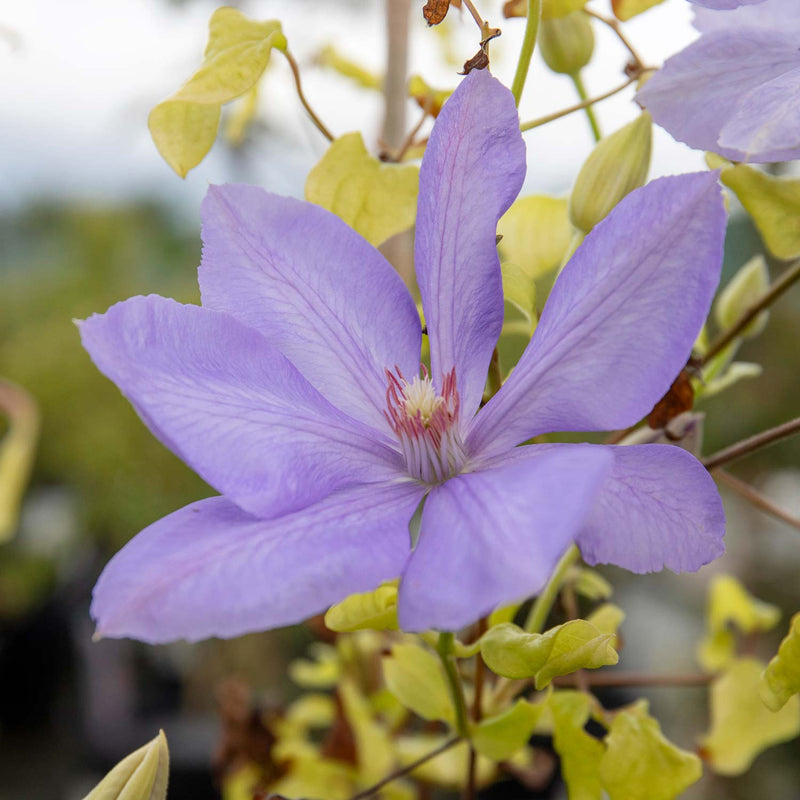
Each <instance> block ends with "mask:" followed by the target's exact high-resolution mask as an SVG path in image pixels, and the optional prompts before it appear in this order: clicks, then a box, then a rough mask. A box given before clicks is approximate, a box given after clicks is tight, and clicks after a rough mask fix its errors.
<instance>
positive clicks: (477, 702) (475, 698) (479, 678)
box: [464, 617, 489, 800]
mask: <svg viewBox="0 0 800 800" xmlns="http://www.w3.org/2000/svg"><path fill="white" fill-rule="evenodd" d="M488 627H489V623H488V620H487V618H486V617H481V619H479V620H478V630H477V638H478V639H480V638H481V636H483V634H484V633H486V629H487V628H488ZM484 673H485V670H484V664H483V657H482V656H481V653H480V650H479V651H478V652H477V653H476V654H475V677H474V689H475V691H474V692H473V695H472V720H473V722H476V723H477V722H480V721H481V718H482V717H483V707H482V704H483V678H484ZM477 760H478V758H477V753H476V752H475V748H474V747H470V749H469V764H468V766H467V784H466V786H465V788H464V800H474V798H475V791H476V785H475V766H476V763H477Z"/></svg>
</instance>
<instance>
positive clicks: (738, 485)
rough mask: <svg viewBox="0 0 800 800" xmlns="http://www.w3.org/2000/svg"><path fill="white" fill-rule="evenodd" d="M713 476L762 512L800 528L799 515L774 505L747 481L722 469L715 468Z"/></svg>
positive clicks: (797, 528)
mask: <svg viewBox="0 0 800 800" xmlns="http://www.w3.org/2000/svg"><path fill="white" fill-rule="evenodd" d="M714 477H715V478H716V479H717V480H718V481H719V482H720V483H723V484H725V486H727V487H728V488H730V489H733V491H734V492H736V493H737V494H739V495H741V496H742V497H744V499H745V500H747V501H748V502H749V503H752V505H754V506H755V507H756V508H758V509H760V510H761V511H763V512H764V513H766V514H769V515H770V516H772V517H775V519H779V520H781V521H782V522H785V523H786V524H787V525H791V527H792V528H795V529H796V530H800V518H799V517H794V516H792V515H791V514H790V513H789V512H788V511H784V509H782V508H781V507H780V506H776V505H775V504H774V503H773V502H772V501H771V500H770V499H769V498H768V497H767V496H766V495H764V494H763V493H762V492H759V491H758V489H755V488H754V487H752V486H751V485H750V484H749V483H745V482H744V481H740V480H739V479H738V478H736V477H734V476H733V475H731V474H730V472H726V471H725V470H724V469H715V470H714Z"/></svg>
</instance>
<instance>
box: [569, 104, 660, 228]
mask: <svg viewBox="0 0 800 800" xmlns="http://www.w3.org/2000/svg"><path fill="white" fill-rule="evenodd" d="M651 143H652V118H651V117H650V114H648V113H647V112H646V111H645V112H644V113H642V114H641V115H640V116H639V117H638V118H637V119H635V120H634V121H633V122H631V123H629V124H628V125H626V126H625V127H624V128H620V129H619V130H618V131H616V132H614V133H612V134H611V135H610V136H607V137H606V138H605V139H602V140H601V141H600V143H599V144H598V145H597V146H596V147H595V148H594V150H593V151H592V153H591V155H590V156H589V158H587V159H586V161H585V162H584V165H583V166H582V167H581V171H580V172H579V173H578V178H577V180H576V181H575V186H574V188H573V189H572V195H571V196H570V199H569V217H570V220H571V221H572V224H573V225H574V226H575V227H576V228H578V230H581V231H583V232H584V233H588V232H589V231H590V230H591V229H592V228H593V227H594V226H595V225H597V223H598V222H600V220H602V219H603V218H604V217H605V216H606V215H607V214H609V213H610V211H611V209H613V208H614V206H616V205H617V203H619V202H620V200H622V198H623V197H625V196H626V195H627V194H628V193H630V192H632V191H633V190H634V189H638V188H639V187H640V186H643V185H644V183H645V181H646V180H647V172H648V170H649V169H650V147H651Z"/></svg>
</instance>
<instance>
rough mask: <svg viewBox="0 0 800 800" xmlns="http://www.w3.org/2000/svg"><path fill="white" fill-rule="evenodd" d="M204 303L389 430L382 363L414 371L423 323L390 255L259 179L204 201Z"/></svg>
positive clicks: (216, 190) (340, 403)
mask: <svg viewBox="0 0 800 800" xmlns="http://www.w3.org/2000/svg"><path fill="white" fill-rule="evenodd" d="M202 213H203V261H202V264H201V266H200V270H199V277H200V289H201V293H202V297H203V305H204V306H205V307H206V308H211V309H214V310H216V311H224V312H226V313H228V314H230V315H231V316H233V317H236V318H237V319H238V320H240V321H241V322H244V323H245V324H246V325H248V326H250V327H252V328H255V329H256V330H258V331H260V332H261V333H262V334H263V335H264V336H265V337H266V338H267V339H268V340H269V341H270V342H271V343H272V344H273V345H274V346H275V347H277V348H278V349H279V350H280V351H281V352H282V353H283V354H284V355H285V356H286V357H287V358H288V359H289V360H290V361H291V362H292V363H293V364H294V365H295V366H296V367H297V368H298V369H299V370H300V372H301V373H302V374H303V375H304V376H305V377H306V378H307V379H308V380H309V381H310V382H311V383H312V384H313V385H314V386H315V387H316V388H317V389H318V390H319V391H320V392H322V394H323V395H325V397H327V398H328V400H330V401H331V402H332V403H333V404H334V405H336V406H337V407H338V408H341V409H342V410H343V411H346V412H347V413H348V414H350V415H351V416H353V417H355V418H356V419H359V420H361V421H362V422H368V423H369V424H371V425H373V426H375V427H377V428H379V429H380V430H387V422H386V420H385V418H384V416H383V411H384V409H385V408H386V376H385V373H384V369H386V368H389V369H392V368H393V367H394V366H395V365H398V366H399V367H400V368H401V369H402V370H404V371H405V372H406V374H408V375H409V376H411V375H415V374H416V373H417V371H418V370H419V358H420V343H421V340H422V326H421V324H420V320H419V315H418V314H417V309H416V306H415V305H414V302H413V300H412V299H411V295H410V294H409V293H408V290H407V289H406V287H405V286H404V284H403V281H402V280H401V278H400V276H399V275H398V274H397V272H396V271H395V270H394V269H393V268H392V266H391V265H390V264H389V262H388V261H386V259H385V258H384V257H383V256H382V255H381V254H380V253H379V252H378V251H377V250H376V249H375V248H374V247H372V245H370V244H369V243H368V242H367V241H366V240H364V239H362V238H361V237H360V236H359V235H358V234H357V233H355V231H353V230H352V229H351V228H349V227H348V226H347V225H345V223H344V222H342V221H341V220H340V219H339V218H338V217H336V216H334V215H333V214H331V213H330V212H328V211H326V210H325V209H322V208H319V207H318V206H315V205H312V204H311V203H304V202H301V201H299V200H293V199H291V198H288V197H279V196H278V195H273V194H269V193H268V192H265V191H263V190H262V189H259V188H258V187H256V186H243V185H227V186H212V187H211V189H209V192H208V195H207V196H206V199H205V200H204V202H203V209H202Z"/></svg>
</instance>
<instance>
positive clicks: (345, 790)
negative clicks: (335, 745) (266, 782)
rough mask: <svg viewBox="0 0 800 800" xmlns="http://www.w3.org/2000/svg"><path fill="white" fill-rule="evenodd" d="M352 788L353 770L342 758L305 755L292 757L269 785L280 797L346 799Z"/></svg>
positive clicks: (354, 782) (353, 784)
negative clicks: (281, 774) (288, 766)
mask: <svg viewBox="0 0 800 800" xmlns="http://www.w3.org/2000/svg"><path fill="white" fill-rule="evenodd" d="M355 787H356V774H355V769H354V768H353V767H352V766H351V765H350V764H345V763H344V762H343V761H336V760H334V759H332V758H320V757H319V756H315V755H309V756H305V757H300V758H296V759H293V760H292V761H291V765H290V768H289V771H288V772H287V773H286V774H285V775H283V776H282V777H281V778H279V779H278V780H277V781H276V782H275V783H273V784H272V785H271V786H270V787H269V790H270V794H271V795H278V796H280V797H320V798H322V797H324V798H325V800H348V798H349V797H350V796H351V795H353V794H354V791H355Z"/></svg>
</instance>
